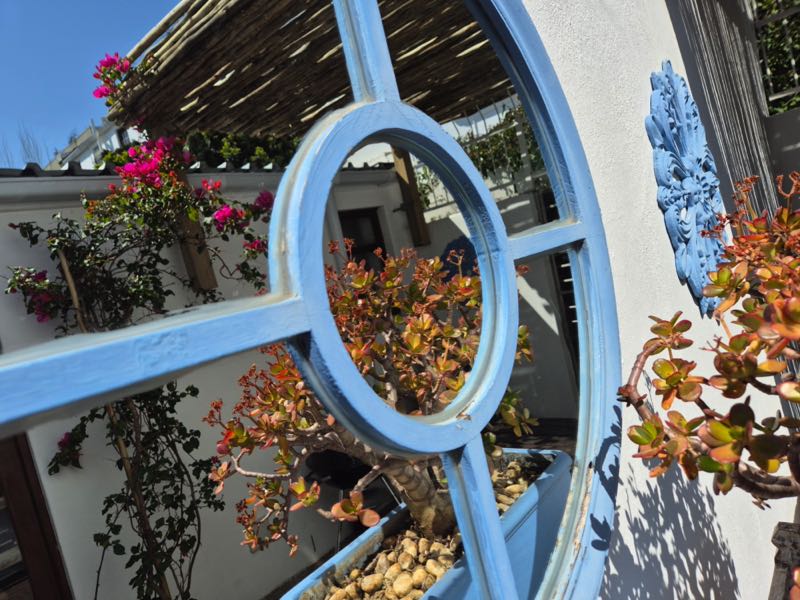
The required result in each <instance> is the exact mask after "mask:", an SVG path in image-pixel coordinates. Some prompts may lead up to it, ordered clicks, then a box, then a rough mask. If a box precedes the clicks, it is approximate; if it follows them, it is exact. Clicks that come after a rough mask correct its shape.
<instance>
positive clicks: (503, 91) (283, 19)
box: [111, 0, 510, 135]
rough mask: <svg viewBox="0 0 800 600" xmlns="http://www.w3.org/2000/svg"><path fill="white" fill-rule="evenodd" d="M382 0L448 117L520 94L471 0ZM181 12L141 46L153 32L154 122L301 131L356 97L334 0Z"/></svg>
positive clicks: (256, 2) (405, 63)
mask: <svg viewBox="0 0 800 600" xmlns="http://www.w3.org/2000/svg"><path fill="white" fill-rule="evenodd" d="M379 4H380V8H381V14H382V15H383V20H384V29H385V30H386V32H387V39H388V43H389V49H390V53H391V55H392V57H393V61H394V67H395V74H396V76H397V80H398V86H399V89H400V93H401V96H402V97H403V98H404V99H405V100H406V101H407V102H409V103H412V104H414V105H415V106H417V107H418V108H420V109H421V110H423V111H425V112H427V113H428V114H430V115H431V116H432V117H433V118H435V119H437V120H440V121H446V120H451V119H454V118H457V117H460V116H463V115H464V114H467V113H469V112H473V111H474V110H475V109H477V108H478V107H480V106H487V105H489V104H492V103H494V102H496V101H498V100H501V99H502V98H503V97H504V96H505V95H507V94H508V92H509V88H510V84H509V81H508V78H507V76H506V73H505V72H504V71H503V70H502V68H501V66H500V64H499V62H498V61H497V59H496V57H495V55H494V52H493V50H492V49H491V47H490V45H489V44H488V42H487V41H486V40H485V38H484V37H483V34H482V33H481V31H480V29H479V27H478V26H477V24H476V23H475V22H474V20H473V19H472V18H471V16H470V14H469V13H468V11H467V10H466V8H465V7H464V5H463V3H462V2H461V1H460V0H438V1H435V2H433V1H431V0H381V2H380V3H379ZM178 9H180V11H183V12H182V13H181V12H180V11H179V10H178ZM178 13H180V14H178ZM170 15H171V16H169V15H168V17H169V18H165V19H164V20H162V22H161V23H160V24H159V25H158V26H157V28H156V29H154V31H152V32H150V34H148V36H146V37H145V39H144V40H143V41H142V42H141V43H140V44H138V45H137V46H136V49H139V47H140V46H141V45H142V44H143V43H144V42H146V41H147V40H153V44H152V46H151V47H150V48H149V50H147V51H146V56H154V57H156V58H157V59H158V62H157V64H156V66H155V67H154V69H153V73H152V75H151V76H150V78H149V79H148V81H147V82H146V83H144V84H141V85H140V86H139V87H138V88H136V87H135V88H133V89H132V90H131V91H130V97H129V104H128V106H129V107H130V109H131V111H132V113H133V114H135V115H136V116H137V117H142V118H143V120H144V122H145V124H147V125H148V126H150V127H152V128H153V129H156V130H159V131H170V132H177V133H185V132H187V131H191V130H194V129H207V130H218V131H231V132H234V133H248V134H253V135H264V134H268V133H271V134H274V135H299V134H302V133H304V132H305V130H306V129H307V128H308V127H309V126H310V125H311V124H312V122H313V117H316V116H317V115H318V114H320V112H323V111H325V110H330V109H334V108H337V107H339V106H342V105H344V104H345V103H346V102H347V101H348V100H349V98H350V93H351V92H350V84H349V80H348V78H347V70H346V66H345V64H344V58H343V54H342V50H341V41H340V39H339V34H338V30H337V28H336V21H335V15H334V13H333V9H332V5H331V2H330V0H270V1H269V2H267V1H265V0H184V1H183V2H181V4H180V5H179V6H178V7H176V9H174V10H173V11H171V13H170ZM176 15H177V16H176ZM159 29H160V32H159ZM120 114H121V113H120V112H119V111H114V110H112V113H111V116H112V118H113V117H115V116H116V117H119V116H120ZM309 115H310V116H311V117H309Z"/></svg>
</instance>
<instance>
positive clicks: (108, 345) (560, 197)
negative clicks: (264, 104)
mask: <svg viewBox="0 0 800 600" xmlns="http://www.w3.org/2000/svg"><path fill="white" fill-rule="evenodd" d="M333 2H334V6H335V7H336V9H337V17H338V18H339V20H340V31H346V33H345V34H344V35H343V42H344V52H345V56H346V58H347V62H348V67H353V68H352V69H350V73H351V81H352V86H353V89H354V94H355V100H356V102H357V103H358V102H369V101H375V100H376V99H380V98H381V97H384V98H385V97H390V98H395V97H397V98H398V101H399V96H398V94H397V89H396V83H395V82H394V75H393V73H392V72H391V59H390V58H389V57H388V48H386V44H385V36H384V34H383V30H382V26H381V23H380V15H379V13H377V11H378V8H377V1H367V2H364V1H363V0H361V1H359V0H333ZM466 5H467V6H468V8H469V9H470V11H471V12H472V14H473V16H474V18H475V19H476V20H477V21H478V23H479V24H480V26H481V28H482V30H483V32H484V34H485V35H486V36H487V38H488V39H489V40H490V42H491V44H492V46H493V48H494V50H495V52H496V53H497V56H498V58H499V59H500V61H501V63H502V64H503V66H504V67H505V69H506V71H507V73H508V74H509V77H510V79H511V80H512V82H513V84H514V85H515V88H516V90H517V93H518V95H519V97H520V100H521V101H522V104H523V106H524V107H525V110H526V113H527V115H528V118H529V120H530V122H531V124H532V126H533V128H534V131H535V133H536V137H537V139H538V140H539V143H540V146H541V148H542V151H543V155H544V159H545V164H546V166H547V171H548V174H549V176H550V179H551V184H552V186H553V190H554V193H555V196H556V202H557V204H558V207H559V212H560V215H561V218H560V219H559V220H558V221H556V222H553V223H549V224H546V225H541V226H537V227H534V228H533V229H532V230H530V231H528V232H525V233H521V234H516V235H514V236H510V237H507V239H506V241H505V242H503V244H505V245H507V248H505V249H504V251H507V252H508V254H509V255H510V258H511V259H519V258H524V257H527V256H531V255H534V254H543V253H553V252H557V251H563V250H566V252H567V253H568V255H569V258H570V262H571V265H572V269H573V272H574V286H575V296H576V304H577V313H578V315H579V344H580V349H579V356H580V365H581V368H580V402H579V425H578V443H577V447H576V455H575V461H574V467H575V468H574V469H573V476H572V484H571V486H572V487H571V492H570V495H569V498H568V501H567V505H566V507H565V511H564V515H563V517H562V525H561V535H560V536H559V541H558V543H557V544H556V547H555V548H554V551H553V555H552V556H551V559H550V563H549V566H548V569H547V572H546V574H545V579H544V582H543V584H542V586H541V587H540V589H539V592H538V596H539V597H541V598H562V597H563V598H572V597H574V598H582V597H587V596H593V595H596V592H597V590H598V589H599V586H600V583H601V579H602V574H603V570H604V564H605V557H606V553H607V549H608V542H609V540H608V539H607V538H608V535H609V532H610V530H611V528H612V526H613V525H612V524H613V517H614V496H615V493H616V486H617V472H618V455H619V436H620V424H619V412H618V408H617V407H615V405H614V403H613V398H614V397H615V390H616V386H617V385H618V383H619V381H621V379H620V377H621V373H620V350H619V335H618V325H617V316H616V303H615V300H614V290H613V283H612V279H611V268H610V263H609V257H608V249H607V246H606V241H605V234H604V231H603V226H602V221H601V217H600V210H599V206H598V203H597V198H596V195H595V192H594V187H593V185H592V180H591V176H590V172H589V168H588V164H587V162H586V157H585V155H584V152H583V148H582V145H581V142H580V136H579V134H578V132H577V129H576V126H575V123H574V120H573V118H572V115H571V113H570V111H569V105H568V103H567V101H566V98H565V97H564V94H563V91H562V90H561V87H560V84H559V82H558V78H557V76H556V73H555V70H554V68H553V66H552V64H551V63H550V60H549V58H548V55H547V52H546V50H545V48H544V45H543V43H542V41H541V39H540V38H539V36H538V34H537V32H536V28H535V26H534V23H533V22H532V20H531V17H530V15H529V14H528V12H527V11H526V10H525V7H524V5H523V2H522V0H466ZM376 14H377V15H378V17H377V20H376V18H375V15H376ZM348 28H349V29H348ZM376 48H377V49H378V52H375V49H376ZM382 52H385V55H381V53H382ZM387 59H388V61H387ZM387 63H388V65H389V69H388V71H387V69H386V65H387ZM304 144H305V142H304ZM305 158H306V157H305V156H303V150H302V147H301V150H300V151H299V152H298V156H296V157H295V160H297V161H301V162H302V161H303V160H304V159H305ZM458 160H463V158H459V159H458ZM293 162H294V161H293ZM456 162H458V161H456ZM467 162H469V161H468V160H467ZM462 166H463V168H464V169H467V170H468V169H469V168H470V167H472V166H471V163H470V164H469V165H462ZM472 169H474V167H472ZM285 179H288V178H285ZM296 183H297V182H296V181H285V180H284V181H282V182H281V188H284V187H285V186H291V185H294V184H296ZM484 187H485V186H484ZM280 196H281V194H280V193H279V202H278V205H276V206H279V205H280ZM276 221H279V220H276ZM271 243H272V241H271ZM271 254H273V256H271V258H270V273H271V276H272V277H274V278H276V279H275V280H276V281H284V280H289V279H291V275H292V274H291V273H290V272H289V271H288V270H287V269H288V267H287V263H286V262H284V261H281V260H280V257H278V256H275V254H274V253H272V252H271ZM273 290H274V291H273V292H272V293H270V294H268V295H266V296H262V297H258V298H252V299H244V300H234V301H229V302H225V303H223V304H220V305H216V306H205V307H200V308H197V309H194V310H190V311H187V312H185V313H183V314H180V315H176V316H170V317H168V318H165V319H164V320H162V321H158V322H153V323H148V324H145V325H142V326H139V327H136V328H132V329H130V328H129V329H125V330H120V331H114V332H108V333H102V334H91V335H76V336H71V337H69V338H64V339H61V340H56V341H53V342H49V343H46V344H42V345H40V346H36V347H34V348H31V349H28V350H23V351H19V352H15V353H12V354H8V355H5V356H4V357H2V358H1V359H0V385H1V386H2V387H3V389H4V390H6V392H7V393H6V402H5V403H4V405H3V406H2V410H1V411H0V435H10V434H12V433H16V432H19V431H22V430H24V429H26V428H29V427H31V426H33V425H35V424H36V423H40V422H43V421H46V420H48V419H52V418H54V417H56V416H59V415H63V414H72V413H74V412H76V411H77V410H80V409H82V408H85V407H88V406H90V405H96V404H98V403H100V402H101V401H103V400H104V399H107V398H113V397H115V396H117V397H118V396H119V395H121V394H123V393H133V392H136V391H141V390H143V389H147V388H150V387H152V386H154V385H158V384H160V383H163V382H165V381H167V380H169V379H172V378H174V377H176V376H179V375H180V374H182V373H184V372H186V371H188V370H190V369H192V368H195V367H198V366H201V365H204V364H207V363H209V362H212V361H214V360H217V359H219V358H223V357H225V356H229V355H232V354H236V353H239V352H242V351H245V350H248V349H251V348H254V347H257V346H259V345H262V344H264V343H267V342H268V341H275V340H279V339H287V338H288V339H295V340H296V339H298V338H297V336H301V335H302V334H304V333H305V332H307V331H309V330H310V329H311V328H312V327H313V326H314V320H315V319H316V318H317V317H318V316H319V315H318V314H316V313H315V312H314V311H309V310H308V307H307V306H305V305H304V303H303V301H301V299H300V298H298V297H297V296H296V295H295V294H294V293H293V290H291V289H290V288H288V287H283V286H281V285H278V286H275V287H273ZM506 301H507V300H506ZM312 362H313V360H312ZM87 365H91V366H92V368H87ZM65 382H67V385H65ZM501 383H502V382H501ZM482 410H483V413H485V412H486V411H487V409H486V408H485V407H484V408H483V409H482ZM478 439H479V438H478ZM476 444H477V443H469V444H467V445H466V446H465V447H464V448H463V449H462V450H461V451H460V453H447V454H446V456H443V458H444V459H445V467H446V468H447V469H448V471H449V473H453V474H457V475H459V476H460V477H461V483H460V484H455V483H454V484H453V485H454V488H459V487H460V488H461V490H462V491H461V492H454V493H453V495H454V505H456V510H457V512H458V513H459V517H460V518H459V522H460V523H461V516H462V514H464V515H468V513H471V512H474V511H476V510H477V509H481V508H482V509H483V514H486V513H487V512H488V506H489V504H488V500H487V498H488V496H487V497H486V498H483V496H485V495H486V494H484V492H486V493H487V494H488V493H490V486H488V487H487V485H488V484H487V482H488V474H487V473H481V472H479V471H480V469H475V468H473V467H474V466H475V465H478V464H479V463H480V461H481V460H482V456H481V453H480V452H479V448H478V446H477V445H476ZM470 486H474V488H475V489H479V490H480V491H481V492H480V494H478V495H479V496H481V498H482V500H487V502H483V501H482V502H480V503H478V505H477V509H476V508H475V507H468V506H465V505H464V504H465V503H464V497H463V496H462V497H461V498H460V499H459V498H458V496H459V495H460V494H462V493H463V491H464V490H466V489H469V487H470ZM492 510H493V503H492ZM475 517H476V514H472V515H471V517H470V516H469V515H468V516H467V517H465V518H471V521H470V522H471V523H473V524H474V525H475V526H476V527H477V528H478V530H477V533H478V534H479V535H478V537H480V535H482V534H483V533H486V535H488V536H489V539H490V540H491V543H490V546H491V545H492V544H493V543H498V537H497V536H498V532H499V521H497V519H495V518H492V517H489V518H488V519H485V520H486V521H489V522H490V523H488V524H486V523H479V520H478V519H476V518H475ZM495 521H497V523H496V524H495ZM462 525H463V523H462ZM495 525H496V526H495ZM463 529H464V527H463V526H462V530H463ZM467 537H468V536H466V535H465V546H466V549H467V557H468V563H469V566H470V569H471V571H472V573H473V578H475V579H477V580H479V582H480V581H482V582H483V584H484V585H489V584H488V583H487V582H491V581H495V582H496V581H498V578H499V574H502V572H503V571H504V569H506V567H507V566H508V561H507V560H504V559H503V557H502V556H500V557H499V558H498V559H497V561H495V560H494V559H492V558H490V557H486V556H485V555H483V556H482V559H481V560H479V561H477V562H478V563H480V564H476V561H475V560H474V558H475V556H478V555H481V554H482V553H481V551H480V548H479V546H478V544H477V543H475V541H473V542H470V541H469V540H468V539H467ZM476 539H477V538H476ZM476 553H477V554H476ZM501 554H504V553H501ZM470 557H472V560H470ZM484 589H487V588H484ZM498 593H500V594H502V590H499V591H498V590H493V591H491V592H490V594H491V595H492V596H497V595H498ZM512 595H513V594H512ZM498 597H502V596H498ZM505 597H509V596H505Z"/></svg>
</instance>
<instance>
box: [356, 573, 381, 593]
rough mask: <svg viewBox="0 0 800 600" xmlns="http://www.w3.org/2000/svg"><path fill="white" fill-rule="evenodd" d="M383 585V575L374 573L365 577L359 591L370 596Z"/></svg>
mask: <svg viewBox="0 0 800 600" xmlns="http://www.w3.org/2000/svg"><path fill="white" fill-rule="evenodd" d="M382 585H383V575H382V574H381V573H375V574H374V575H367V576H366V577H364V579H362V580H361V589H362V590H364V591H365V592H367V593H368V594H371V593H372V592H375V591H377V590H379V589H380V588H381V586H382Z"/></svg>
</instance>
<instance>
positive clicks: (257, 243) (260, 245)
mask: <svg viewBox="0 0 800 600" xmlns="http://www.w3.org/2000/svg"><path fill="white" fill-rule="evenodd" d="M242 245H243V246H244V248H245V249H246V250H251V251H253V252H266V251H267V242H265V241H264V240H253V241H252V242H244V244H242Z"/></svg>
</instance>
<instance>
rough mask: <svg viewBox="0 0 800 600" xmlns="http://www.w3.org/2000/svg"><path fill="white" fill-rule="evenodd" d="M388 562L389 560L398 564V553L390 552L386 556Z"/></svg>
mask: <svg viewBox="0 0 800 600" xmlns="http://www.w3.org/2000/svg"><path fill="white" fill-rule="evenodd" d="M386 560H388V561H389V562H390V563H396V562H397V552H395V551H394V550H392V551H391V552H389V553H388V554H387V555H386Z"/></svg>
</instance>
